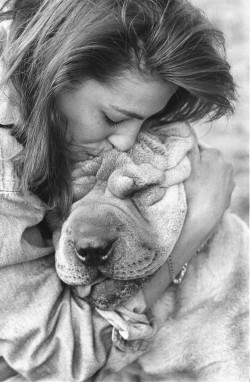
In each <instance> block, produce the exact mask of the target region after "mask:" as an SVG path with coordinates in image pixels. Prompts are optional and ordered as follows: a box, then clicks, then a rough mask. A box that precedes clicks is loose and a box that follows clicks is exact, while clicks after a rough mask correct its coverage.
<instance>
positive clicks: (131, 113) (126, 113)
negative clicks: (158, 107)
mask: <svg viewBox="0 0 250 382" xmlns="http://www.w3.org/2000/svg"><path fill="white" fill-rule="evenodd" d="M109 107H111V108H112V109H113V110H116V111H119V112H120V113H122V114H124V115H127V116H128V117H130V118H136V119H140V120H143V119H145V117H143V116H142V115H140V114H137V113H135V112H133V111H130V110H125V109H121V108H120V107H117V106H114V105H109Z"/></svg>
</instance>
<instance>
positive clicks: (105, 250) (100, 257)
mask: <svg viewBox="0 0 250 382" xmlns="http://www.w3.org/2000/svg"><path fill="white" fill-rule="evenodd" d="M112 244H113V243H110V244H108V245H107V246H106V247H98V248H93V247H87V248H77V247H75V248H76V255H77V257H78V258H79V259H80V260H81V261H82V262H84V264H86V265H94V266H98V265H100V264H103V263H104V262H105V261H106V260H107V259H108V257H109V254H110V251H111V247H112Z"/></svg>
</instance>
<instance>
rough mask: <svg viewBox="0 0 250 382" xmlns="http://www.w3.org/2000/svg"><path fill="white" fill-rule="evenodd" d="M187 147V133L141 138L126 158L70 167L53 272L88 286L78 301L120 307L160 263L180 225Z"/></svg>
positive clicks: (104, 157)
mask: <svg viewBox="0 0 250 382" xmlns="http://www.w3.org/2000/svg"><path fill="white" fill-rule="evenodd" d="M183 126H185V130H183ZM169 131H170V129H168V133H169ZM181 131H182V134H183V131H184V132H187V127H186V125H182V130H181ZM184 135H185V134H184ZM177 141H178V142H177ZM177 143H178V144H177ZM191 147H192V138H191V136H190V134H188V135H187V133H186V136H185V137H183V136H182V137H181V139H180V136H178V137H177V136H174V137H173V136H172V135H170V136H169V135H168V134H166V133H165V134H163V135H162V131H161V134H155V135H149V134H141V135H140V136H139V138H138V141H137V142H136V144H135V145H134V146H133V148H132V149H131V150H130V151H128V152H126V153H123V152H118V151H117V150H115V149H114V150H111V151H108V152H104V153H102V154H101V155H100V156H99V157H94V158H92V159H90V160H87V161H85V162H83V163H79V164H78V165H77V167H76V169H75V170H74V172H73V189H74V203H73V206H72V210H71V213H70V215H69V217H68V219H67V220H66V221H65V222H64V224H63V225H62V229H61V230H60V232H59V234H58V233H57V236H58V238H59V237H60V239H59V241H58V245H57V248H56V269H57V273H58V275H59V277H60V278H61V279H62V280H63V281H64V282H65V283H67V284H70V285H86V286H88V285H91V288H89V289H88V293H87V295H86V297H85V299H86V301H88V302H89V303H90V304H92V305H93V306H95V307H98V308H100V309H104V310H110V309H114V307H115V306H117V305H119V304H122V303H124V302H125V301H126V300H127V299H128V298H129V297H130V296H132V295H134V294H135V293H137V292H138V290H139V289H140V288H141V287H142V286H143V285H144V284H145V283H146V282H147V281H148V280H150V278H151V277H152V275H153V274H155V272H156V271H157V270H158V269H159V268H160V267H161V265H162V264H163V263H164V262H165V261H166V259H167V257H168V255H169V253H170V252H171V250H172V248H173V246H174V244H175V243H176V241H177V239H178V236H179V234H180V231H181V228H182V225H183V222H184V219H185V214H186V200H185V192H184V187H183V184H182V182H183V180H185V179H186V178H187V177H188V176H189V174H190V163H189V160H188V158H187V156H186V153H187V152H188V151H189V150H190V148H191ZM96 280H97V281H98V280H100V282H96Z"/></svg>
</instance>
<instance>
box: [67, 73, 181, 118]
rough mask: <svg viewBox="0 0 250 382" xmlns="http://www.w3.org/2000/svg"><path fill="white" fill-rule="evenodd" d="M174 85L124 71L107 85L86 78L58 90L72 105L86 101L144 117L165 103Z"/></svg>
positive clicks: (155, 111)
mask: <svg viewBox="0 0 250 382" xmlns="http://www.w3.org/2000/svg"><path fill="white" fill-rule="evenodd" d="M176 88H177V86H175V85H174V84H171V83H169V82H166V81H163V80H160V79H158V78H155V77H144V76H136V75H134V74H130V75H129V74H126V75H124V76H120V77H119V78H115V79H114V80H113V81H111V82H109V83H108V84H104V83H102V82H99V81H97V80H93V79H88V80H86V81H84V82H83V83H82V84H81V85H80V86H78V87H77V89H76V90H73V91H69V92H67V91H66V92H62V96H63V97H64V98H66V99H67V102H68V103H70V104H72V106H73V105H75V107H77V106H80V105H84V104H85V103H86V102H88V103H92V104H93V105H96V106H97V107H98V106H99V107H102V108H103V107H104V108H108V109H112V110H113V111H114V112H115V113H123V114H127V115H128V116H130V117H131V118H133V117H134V118H137V119H146V118H148V117H149V116H151V115H153V114H156V113H158V112H159V111H160V110H162V109H163V108H164V107H165V106H166V104H167V102H168V101H169V99H170V98H171V96H172V95H173V94H174V92H175V90H176Z"/></svg>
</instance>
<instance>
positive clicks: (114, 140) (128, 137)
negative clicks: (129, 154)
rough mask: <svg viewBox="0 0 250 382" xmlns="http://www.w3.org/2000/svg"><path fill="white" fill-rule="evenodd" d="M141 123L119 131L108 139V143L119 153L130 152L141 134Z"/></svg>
mask: <svg viewBox="0 0 250 382" xmlns="http://www.w3.org/2000/svg"><path fill="white" fill-rule="evenodd" d="M140 128H141V123H140V124H136V125H133V126H130V127H128V126H127V128H123V129H117V130H116V131H115V132H114V133H113V134H112V135H110V136H109V137H108V141H109V142H110V143H111V144H112V145H113V146H114V147H115V148H116V149H117V150H119V151H127V150H129V149H130V148H131V147H132V146H133V145H134V143H135V141H136V138H137V136H138V134H139V131H140Z"/></svg>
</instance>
